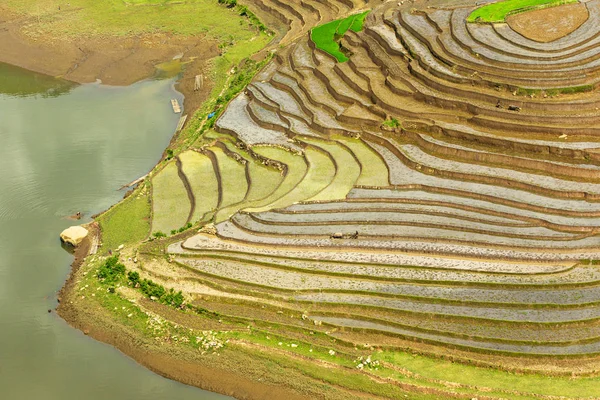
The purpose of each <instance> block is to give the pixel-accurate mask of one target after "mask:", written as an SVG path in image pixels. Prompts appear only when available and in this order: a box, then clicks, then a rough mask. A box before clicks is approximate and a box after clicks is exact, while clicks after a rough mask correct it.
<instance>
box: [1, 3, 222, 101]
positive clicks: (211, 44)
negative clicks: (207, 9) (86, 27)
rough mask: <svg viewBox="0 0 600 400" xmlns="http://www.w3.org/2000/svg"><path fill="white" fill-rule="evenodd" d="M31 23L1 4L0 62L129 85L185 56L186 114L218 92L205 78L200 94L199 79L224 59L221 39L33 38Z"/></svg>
mask: <svg viewBox="0 0 600 400" xmlns="http://www.w3.org/2000/svg"><path fill="white" fill-rule="evenodd" d="M30 19H31V18H28V17H23V16H19V15H16V14H14V13H11V12H10V11H8V10H7V9H6V8H4V7H3V6H2V5H0V62H4V63H7V64H12V65H16V66H19V67H22V68H25V69H28V70H31V71H35V72H39V73H43V74H47V75H50V76H57V77H62V78H64V79H67V80H70V81H73V82H77V83H90V82H95V81H96V80H101V81H102V83H104V84H107V85H117V86H125V85H130V84H132V83H134V82H137V81H140V80H143V79H146V78H149V77H152V76H153V75H155V74H156V68H155V66H156V65H157V64H160V63H164V62H167V61H170V60H172V59H173V58H175V57H177V58H179V57H181V61H182V62H183V63H184V64H185V69H184V74H183V77H182V79H181V81H180V82H179V84H178V90H179V91H181V92H182V93H183V95H184V96H185V108H186V111H185V113H189V112H191V111H192V112H193V111H194V110H195V109H196V108H198V106H199V105H200V104H201V103H202V101H204V100H205V99H206V98H207V96H208V93H209V92H210V89H211V88H212V82H210V81H209V80H207V79H205V85H204V88H203V89H202V90H200V91H194V77H195V76H196V75H198V74H201V73H203V72H204V73H207V72H208V68H209V66H208V64H207V62H208V60H210V59H211V58H214V57H216V56H218V55H219V50H218V48H217V44H218V43H217V42H216V41H215V40H212V39H208V38H205V37H200V36H197V37H194V36H182V35H172V34H167V33H153V34H144V35H134V36H127V37H114V36H102V37H86V36H82V37H77V38H72V39H66V38H61V39H57V38H52V37H45V36H44V37H41V36H40V37H33V36H30V35H27V34H26V33H24V31H25V27H26V26H27V25H28V23H30Z"/></svg>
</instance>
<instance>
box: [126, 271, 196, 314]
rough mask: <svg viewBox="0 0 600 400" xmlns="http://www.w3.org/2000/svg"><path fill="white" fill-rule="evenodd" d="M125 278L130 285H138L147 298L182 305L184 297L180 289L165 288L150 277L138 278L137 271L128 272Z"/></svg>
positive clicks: (169, 304) (170, 304) (173, 305)
mask: <svg viewBox="0 0 600 400" xmlns="http://www.w3.org/2000/svg"><path fill="white" fill-rule="evenodd" d="M127 279H129V282H130V285H131V286H134V287H137V286H138V285H139V287H140V290H141V291H142V293H144V295H146V297H148V298H151V299H153V300H157V301H159V302H160V303H162V304H166V305H168V306H172V307H181V306H182V305H183V301H184V297H183V293H182V292H181V291H179V292H175V291H174V290H173V288H171V289H169V290H166V289H165V288H164V287H163V286H162V285H160V284H158V283H156V282H154V281H152V280H151V279H140V274H138V273H137V272H129V274H127Z"/></svg>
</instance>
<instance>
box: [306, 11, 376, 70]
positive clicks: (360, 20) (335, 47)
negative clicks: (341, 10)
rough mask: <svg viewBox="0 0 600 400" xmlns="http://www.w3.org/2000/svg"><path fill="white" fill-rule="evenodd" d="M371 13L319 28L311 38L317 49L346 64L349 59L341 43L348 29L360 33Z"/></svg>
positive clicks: (355, 15)
mask: <svg viewBox="0 0 600 400" xmlns="http://www.w3.org/2000/svg"><path fill="white" fill-rule="evenodd" d="M369 12H370V10H369V11H365V12H362V13H360V14H354V15H351V16H349V17H347V18H343V19H338V20H335V21H331V22H328V23H326V24H323V25H320V26H317V27H316V28H314V29H313V30H312V31H311V32H310V38H311V40H312V41H313V42H314V44H315V45H316V46H317V48H319V49H321V50H323V51H325V52H327V53H329V54H331V55H332V56H334V57H335V58H336V59H337V60H338V62H346V61H348V57H347V56H346V55H345V54H344V53H343V52H342V51H341V49H340V43H339V41H340V39H341V38H342V37H344V35H345V34H346V32H347V31H348V29H350V30H352V31H354V32H360V31H361V30H362V29H363V25H364V22H365V18H366V17H367V15H368V14H369Z"/></svg>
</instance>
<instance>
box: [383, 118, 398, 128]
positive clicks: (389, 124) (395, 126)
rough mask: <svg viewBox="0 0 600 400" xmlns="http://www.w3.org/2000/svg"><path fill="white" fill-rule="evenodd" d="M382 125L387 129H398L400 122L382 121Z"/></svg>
mask: <svg viewBox="0 0 600 400" xmlns="http://www.w3.org/2000/svg"><path fill="white" fill-rule="evenodd" d="M383 125H385V126H387V127H389V128H398V127H399V126H400V121H398V120H397V119H396V118H392V119H388V120H385V121H383Z"/></svg>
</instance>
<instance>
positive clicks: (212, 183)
mask: <svg viewBox="0 0 600 400" xmlns="http://www.w3.org/2000/svg"><path fill="white" fill-rule="evenodd" d="M179 159H180V160H181V170H182V171H183V173H184V174H185V176H186V177H187V179H188V182H189V185H190V187H191V191H192V196H193V198H194V205H195V207H194V210H193V214H192V218H191V222H192V223H194V222H197V221H199V220H201V219H203V218H204V216H205V215H206V214H207V213H211V212H214V211H215V210H216V209H217V207H218V206H219V199H220V196H219V182H218V179H217V175H216V173H215V169H214V165H213V162H212V160H211V159H210V157H209V156H207V155H205V154H199V153H197V152H195V151H186V152H184V153H182V154H180V155H179Z"/></svg>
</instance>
